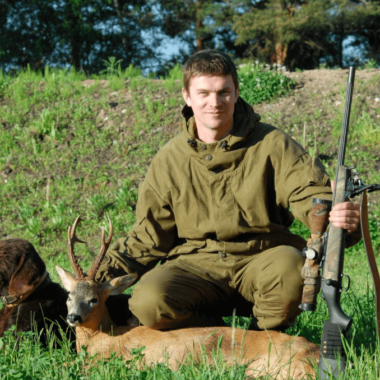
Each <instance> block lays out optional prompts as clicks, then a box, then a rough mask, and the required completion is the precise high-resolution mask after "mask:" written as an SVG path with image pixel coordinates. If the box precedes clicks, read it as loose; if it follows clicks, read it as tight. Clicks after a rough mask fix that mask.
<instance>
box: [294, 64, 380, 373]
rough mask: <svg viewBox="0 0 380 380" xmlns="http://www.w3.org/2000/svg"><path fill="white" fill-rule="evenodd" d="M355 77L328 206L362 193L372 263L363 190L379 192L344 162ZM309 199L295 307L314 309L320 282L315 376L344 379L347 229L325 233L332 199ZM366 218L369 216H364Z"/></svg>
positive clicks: (351, 79)
mask: <svg viewBox="0 0 380 380" xmlns="http://www.w3.org/2000/svg"><path fill="white" fill-rule="evenodd" d="M354 79H355V68H354V67H350V69H349V74H348V83H347V89H346V101H345V108H344V115H343V123H342V133H341V137H340V144H339V153H338V165H337V172H336V179H335V189H334V194H333V201H332V205H333V206H334V205H335V204H338V203H342V202H345V201H347V200H348V198H353V197H354V196H357V195H359V194H363V198H362V207H361V218H362V223H361V227H362V234H363V239H364V245H365V247H366V251H367V255H368V260H369V261H370V252H369V250H368V249H367V248H368V246H370V248H371V249H372V246H371V244H370V240H368V238H369V233H368V230H365V229H363V225H364V227H366V228H367V229H368V216H365V214H363V210H364V209H365V212H366V207H365V208H364V206H363V203H364V199H365V203H366V192H367V191H368V192H372V191H375V190H380V185H368V186H364V185H363V182H362V181H361V179H360V178H359V175H358V172H357V171H356V169H355V168H354V167H351V168H350V167H348V166H345V165H344V158H345V152H346V145H347V134H348V127H349V119H350V111H351V102H352V93H353V88H354ZM312 202H313V204H312V213H311V226H312V227H311V237H310V239H309V241H308V244H307V248H305V249H304V252H303V253H304V256H306V260H305V266H304V268H303V270H302V275H303V277H304V278H305V286H304V291H303V298H302V304H301V305H300V306H299V307H300V309H302V310H305V311H314V310H315V309H316V307H315V305H316V299H317V294H318V292H319V285H320V282H321V284H322V286H321V287H322V298H323V299H324V300H325V301H326V304H327V307H328V312H329V319H328V320H327V321H325V323H324V326H323V333H322V341H321V349H320V359H319V374H320V377H321V379H322V380H324V379H327V378H329V375H328V371H331V372H332V374H333V377H334V378H335V377H337V376H338V375H339V373H340V372H341V373H342V374H343V376H342V377H343V378H344V376H345V367H346V357H345V352H344V348H343V342H342V336H346V334H347V331H348V330H349V328H350V326H351V323H352V319H351V318H350V317H349V316H347V315H346V314H345V313H344V311H343V310H342V307H341V304H340V294H341V292H342V291H343V290H345V291H347V290H348V289H349V288H350V278H349V276H347V275H345V274H343V261H344V248H345V235H346V231H345V230H343V229H341V228H338V227H335V226H333V225H332V224H330V225H329V228H328V233H327V234H326V233H324V231H325V230H326V227H327V220H328V216H329V211H330V206H331V202H329V201H326V200H321V199H318V198H313V200H312ZM365 206H366V205H365ZM363 215H364V216H365V217H364V216H363ZM365 218H367V219H366V220H364V219H365ZM372 255H373V252H372ZM370 266H371V269H372V275H373V279H374V282H375V292H376V306H377V322H378V332H380V317H379V316H380V314H379V312H380V303H379V300H378V297H377V286H378V285H379V284H380V280H379V274H378V271H377V267H376V265H375V267H372V265H371V264H370ZM320 267H322V278H320V276H319V268H320ZM343 277H346V278H347V280H348V282H347V286H346V287H345V288H344V289H343V288H342V278H343Z"/></svg>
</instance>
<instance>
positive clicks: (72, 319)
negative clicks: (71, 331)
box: [67, 314, 82, 324]
mask: <svg viewBox="0 0 380 380" xmlns="http://www.w3.org/2000/svg"><path fill="white" fill-rule="evenodd" d="M67 320H68V321H69V322H70V323H73V324H77V323H81V322H82V317H81V316H80V315H79V314H69V315H68V316H67Z"/></svg>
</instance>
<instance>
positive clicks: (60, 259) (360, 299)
mask: <svg viewBox="0 0 380 380" xmlns="http://www.w3.org/2000/svg"><path fill="white" fill-rule="evenodd" d="M132 74H133V73H132ZM289 76H292V77H293V79H295V80H296V81H297V88H296V90H294V91H292V93H291V95H290V96H289V97H287V98H284V99H277V100H275V101H273V102H271V103H261V104H258V105H257V106H255V109H256V110H258V112H259V113H260V114H262V116H263V121H265V122H269V123H272V124H274V125H276V126H278V127H280V128H283V129H284V130H285V131H286V132H288V133H290V134H291V135H292V136H293V137H294V138H295V139H296V140H297V141H299V142H300V143H301V144H303V145H305V147H306V149H308V150H309V151H310V152H311V153H312V154H317V155H319V157H320V158H321V159H322V160H323V162H324V164H325V165H326V167H327V169H328V171H329V172H330V174H333V173H334V170H335V161H336V152H337V146H338V142H337V141H338V137H339V129H340V124H341V118H342V114H343V112H342V108H343V103H344V91H345V83H346V74H345V73H344V72H338V71H334V72H332V71H328V70H323V71H314V72H304V73H292V74H289ZM379 77H380V75H379V70H372V71H361V72H358V73H357V81H356V87H355V96H354V101H353V110H352V119H351V120H352V121H351V125H352V128H351V130H352V132H350V142H349V151H348V153H347V163H348V164H356V165H357V167H358V169H359V170H360V171H361V174H363V178H364V179H365V182H368V183H380V175H379V171H378V169H379V167H380V160H379V154H378V152H379V146H380V129H379V122H380V119H379V117H380V112H379V106H377V105H380V103H379V102H376V100H375V98H376V91H377V87H376V83H378V81H379ZM178 78H179V75H178V73H175V72H174V73H172V75H171V77H170V78H167V79H165V80H148V79H144V78H142V77H138V76H137V77H134V76H133V75H131V73H129V74H128V73H127V74H124V77H121V78H119V77H112V78H110V80H108V81H106V80H99V79H94V80H93V79H92V80H88V79H87V80H86V78H83V77H81V75H80V74H75V73H72V74H69V75H67V74H65V73H64V72H62V71H60V72H53V73H46V75H45V76H44V77H43V76H42V75H40V74H36V73H33V72H26V73H24V74H22V75H19V76H18V77H17V78H15V79H13V80H10V79H9V78H6V77H1V76H0V123H1V124H0V146H1V151H0V238H10V237H21V238H26V239H29V240H31V241H33V243H34V244H35V245H36V247H37V249H38V251H39V252H40V253H41V255H42V256H43V258H44V259H45V260H46V261H47V265H48V270H49V271H50V273H51V274H52V277H53V279H54V280H56V281H58V277H57V275H56V274H55V270H54V269H53V268H54V265H56V264H59V265H62V266H63V267H66V268H69V263H68V259H67V258H66V238H65V236H66V232H65V231H66V228H67V226H68V225H69V224H71V223H72V222H73V220H74V219H75V217H76V216H77V215H78V214H81V215H82V216H84V217H85V218H86V222H85V223H82V225H81V226H80V228H79V236H81V237H82V238H85V240H86V241H87V243H88V244H87V246H82V247H78V253H79V255H80V257H81V260H82V263H83V266H84V267H85V268H86V267H87V266H88V263H89V261H90V260H91V258H92V257H93V256H94V255H95V254H96V253H97V251H98V249H99V237H100V232H99V227H100V226H104V227H105V228H106V230H107V222H106V219H105V218H104V216H105V215H109V216H110V217H111V219H112V221H113V223H114V227H115V236H116V237H118V236H123V235H124V234H125V233H126V231H128V229H129V228H130V227H131V225H132V223H133V222H134V208H135V204H136V199H137V188H138V185H139V183H140V182H141V180H142V179H143V177H144V174H145V172H146V169H147V167H148V166H149V163H150V160H151V159H152V157H153V156H154V154H155V153H156V152H157V151H158V149H159V148H160V147H161V146H162V145H163V144H165V142H166V141H168V139H169V138H170V137H172V136H174V135H175V134H176V133H178V132H179V130H180V128H179V127H180V119H181V118H180V108H181V105H182V99H181V96H180V89H181V83H180V81H179V80H178ZM377 96H378V95H377ZM305 125H306V134H305V138H304V135H303V133H304V132H303V131H304V128H305ZM315 146H316V147H317V152H315ZM377 201H378V198H377V197H375V196H373V197H372V198H371V207H370V211H371V215H372V220H371V233H372V236H373V242H374V246H375V249H376V248H378V247H379V245H380V233H379V228H378V227H379V219H378V218H379V216H380V208H379V206H378V203H377ZM293 229H294V230H295V231H299V232H300V233H302V234H304V235H305V236H306V235H307V234H308V231H307V230H306V229H305V228H303V227H302V226H300V225H299V224H295V225H294V227H293ZM345 268H346V272H347V273H348V274H349V275H350V276H351V277H352V278H353V285H352V289H351V290H350V291H349V292H347V293H344V294H343V295H342V302H343V307H344V310H345V311H346V312H347V313H348V314H349V315H350V316H353V318H354V326H353V328H352V329H351V334H352V337H350V339H349V344H350V345H352V346H353V347H354V349H353V350H352V357H351V360H353V361H354V362H355V361H356V362H357V363H356V365H355V369H354V370H353V375H351V377H350V378H362V376H364V372H363V371H365V372H368V373H374V372H373V370H374V369H373V366H372V365H370V364H369V363H370V362H369V358H370V357H371V355H373V354H374V353H375V352H376V351H377V346H376V344H375V343H376V334H375V323H374V306H373V294H372V291H371V289H372V285H371V280H370V278H369V276H368V269H367V265H366V262H365V258H364V252H363V246H362V244H359V245H357V246H356V247H354V248H351V249H350V250H349V251H348V252H347V259H346V265H345ZM326 318H327V311H326V307H325V305H324V304H323V302H319V304H318V312H317V313H314V314H307V313H303V314H302V315H301V316H300V317H299V318H298V320H297V323H296V326H295V327H293V328H292V329H290V330H289V331H288V332H289V333H291V334H300V335H302V336H305V337H307V338H309V339H310V340H312V341H314V342H319V341H320V336H321V329H322V324H323V321H324V320H325V319H326ZM245 322H247V321H246V320H244V319H239V320H238V324H239V325H244V323H245ZM375 346H376V347H375ZM35 349H36V348H35V347H32V346H31V347H30V349H29V351H28V352H30V354H31V355H32V352H33V355H35V352H34V351H33V350H35ZM362 351H363V353H361V352H362ZM8 354H9V355H8V356H7V357H6V358H7V359H6V362H7V363H8V364H7V366H6V367H4V368H11V366H12V365H11V364H10V363H11V362H12V360H13V363H14V365H15V366H16V367H17V365H18V366H19V365H20V362H18V360H20V359H17V358H16V357H14V358H13V357H12V355H11V354H10V353H8ZM13 355H16V353H15V352H13ZM24 355H27V354H25V353H24ZM33 355H32V356H33ZM41 355H42V357H44V356H46V357H47V358H48V359H47V360H48V361H53V362H54V363H55V365H57V366H59V365H60V364H59V363H61V362H63V361H66V360H67V361H69V360H73V359H72V356H70V354H69V353H65V354H62V355H61V356H59V355H60V354H59V353H58V354H57V353H54V354H53V353H49V352H45V351H44V352H43V354H41ZM65 355H66V356H65ZM67 355H69V356H67ZM53 357H54V358H55V359H53ZM69 357H70V358H71V359H69ZM12 358H13V359H12ZM8 359H9V360H8ZM7 360H8V361H7ZM75 360H77V361H78V363H79V362H80V360H82V361H83V358H82V359H80V358H77V359H75ZM17 363H18V364H17ZM80 363H82V362H80ZM115 363H116V364H114V366H115V368H118V369H112V370H111V369H107V368H111V367H112V365H110V366H105V367H104V368H106V369H105V371H111V372H110V377H113V378H115V377H116V378H117V377H118V376H119V375H120V376H121V372H120V373H119V372H117V371H123V370H122V369H121V368H122V367H121V366H120V365H119V364H117V361H115ZM2 364H4V363H2ZM31 365H32V364H31ZM41 365H42V364H41ZM190 367H191V366H190ZM190 367H188V368H190ZM75 368H76V367H75V366H73V367H72V368H70V370H67V373H66V372H65V373H66V375H67V376H68V378H69V377H70V376H71V375H69V373H72V376H73V377H71V378H78V379H79V378H80V374H81V373H82V375H83V376H85V378H86V377H88V376H90V375H89V374H85V373H86V371H87V370H84V369H83V367H82V366H81V365H80V364H78V366H77V369H76V370H75ZM112 368H113V367H112ZM205 368H206V369H204V370H205V371H206V372H207V371H209V369H207V366H206V367H205ZM161 370H162V371H164V372H163V375H162V376H163V378H168V376H169V375H168V374H167V372H166V370H165V369H160V371H161ZM193 370H194V371H202V368H200V369H199V368H198V369H195V368H193ZM112 371H116V372H112ZM183 371H184V372H183V376H184V377H183V378H196V376H198V375H199V376H201V372H199V373H197V375H196V376H195V375H194V373H193V374H192V375H190V373H191V370H190V369H184V370H183ZM186 371H187V372H186ZM371 371H372V372H371ZM1 372H2V371H0V373H1ZM222 372H223V371H222ZM185 373H187V374H185ZM66 375H65V376H66ZM156 375H157V376H158V372H157V373H156ZM235 375H236V372H234V371H232V372H231V371H228V372H226V374H225V375H223V376H227V377H228V378H230V377H231V376H235ZM2 376H3V375H1V374H0V379H2V378H3V377H2ZM7 376H8V375H7ZM25 376H26V372H25ZM54 376H55V375H54ZM93 376H95V375H91V378H94V377H93ZM107 376H108V375H107ZM107 376H106V375H104V378H106V377H107ZM123 376H124V375H123ZM149 376H150V375H149ZM152 376H153V375H152ZM160 376H161V375H160ZM171 376H175V375H171ZM178 376H180V374H178ZM181 376H182V375H181ZM202 376H204V375H202ZM210 376H216V374H215V373H214V374H213V375H209V376H208V377H209V378H211V377H210ZM236 376H237V375H236ZM240 376H242V375H240ZM48 377H51V378H53V374H50V375H49V376H48ZM227 377H225V378H227ZM4 378H12V377H11V375H9V376H8V377H4ZM22 378H26V377H22ZM158 378H159V376H158ZM181 378H182V377H181ZM199 378H202V377H199ZM215 378H222V377H217V376H216V377H215ZM223 378H224V377H223Z"/></svg>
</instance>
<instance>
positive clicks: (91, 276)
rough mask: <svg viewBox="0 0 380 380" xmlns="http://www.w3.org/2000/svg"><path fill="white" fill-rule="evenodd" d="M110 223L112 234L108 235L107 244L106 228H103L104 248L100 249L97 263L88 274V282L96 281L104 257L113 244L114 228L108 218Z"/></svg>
mask: <svg viewBox="0 0 380 380" xmlns="http://www.w3.org/2000/svg"><path fill="white" fill-rule="evenodd" d="M108 221H109V226H110V232H109V235H108V239H107V242H106V241H105V233H104V228H102V238H101V242H102V247H101V249H100V252H99V254H98V256H97V257H96V259H95V261H94V262H93V264H92V267H91V269H90V270H89V272H88V275H87V278H86V279H87V281H94V279H95V275H96V273H97V272H98V270H99V267H100V264H101V263H102V261H103V259H104V256H105V254H106V252H107V250H108V247H109V246H110V244H111V240H112V235H113V227H112V222H111V219H110V218H108Z"/></svg>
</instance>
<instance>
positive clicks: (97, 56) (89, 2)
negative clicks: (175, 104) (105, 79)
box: [0, 0, 159, 72]
mask: <svg viewBox="0 0 380 380" xmlns="http://www.w3.org/2000/svg"><path fill="white" fill-rule="evenodd" d="M0 10H1V16H0V17H1V21H3V22H2V24H1V25H0V52H1V53H0V54H1V55H0V67H5V68H10V67H25V66H26V65H28V64H29V65H30V66H31V67H32V68H34V69H39V68H42V67H43V66H44V65H46V64H54V65H58V66H67V65H71V66H73V67H75V68H77V69H81V70H84V71H86V72H98V71H100V70H101V69H102V68H103V60H105V59H107V58H108V57H110V56H116V57H117V58H118V59H122V60H123V61H122V64H123V67H126V66H128V65H129V64H131V63H132V64H134V65H136V66H141V65H143V63H144V61H147V60H149V59H155V60H157V61H159V58H157V57H156V54H155V51H154V44H152V45H151V46H148V44H147V43H145V40H144V36H143V34H142V32H143V31H144V30H148V29H150V28H152V27H153V26H154V22H155V21H154V17H153V13H152V11H151V8H150V5H149V2H148V0H132V1H126V0H60V1H59V0H0Z"/></svg>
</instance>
